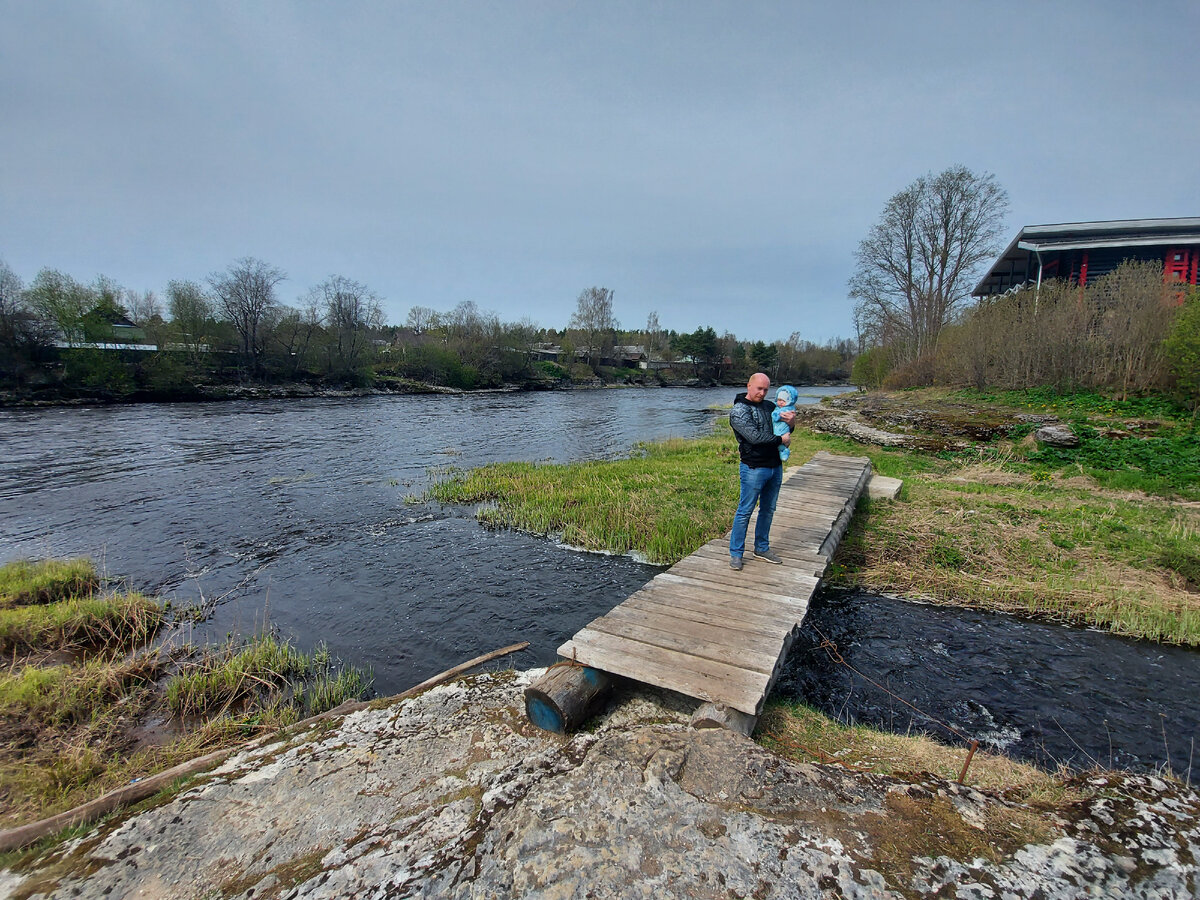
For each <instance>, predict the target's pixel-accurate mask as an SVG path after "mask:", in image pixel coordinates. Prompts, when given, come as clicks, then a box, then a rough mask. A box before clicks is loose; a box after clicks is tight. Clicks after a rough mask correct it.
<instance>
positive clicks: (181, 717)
mask: <svg viewBox="0 0 1200 900" xmlns="http://www.w3.org/2000/svg"><path fill="white" fill-rule="evenodd" d="M0 585H2V586H4V588H5V590H6V591H7V593H5V594H4V596H5V597H19V598H36V599H35V600H28V599H26V600H22V601H19V602H17V603H16V604H14V605H8V606H0V647H2V648H4V649H3V653H4V657H11V658H10V659H7V660H6V662H5V663H4V669H0V827H10V826H13V825H18V824H22V823H26V822H30V821H36V820H38V819H42V818H45V817H46V816H50V815H54V814H55V813H58V812H61V811H63V810H66V809H70V808H72V807H74V806H77V805H78V804H80V803H84V802H87V801H88V800H91V799H94V798H95V797H98V796H100V795H101V794H104V793H106V792H108V791H110V790H113V789H114V788H117V787H120V786H122V785H124V784H128V783H129V782H130V781H131V780H132V779H136V778H144V777H146V776H149V775H153V774H155V773H157V772H160V771H163V770H164V769H167V768H170V767H171V766H174V765H177V764H178V763H181V762H184V761H186V760H188V759H191V758H193V757H195V756H197V755H200V754H203V753H206V752H209V751H211V750H214V749H218V748H220V747H223V746H230V745H233V744H235V743H238V742H240V741H243V740H245V739H246V738H247V737H249V736H252V735H255V734H258V733H261V732H263V731H270V730H275V729H278V728H282V727H286V726H288V725H291V724H294V723H295V722H297V721H299V720H300V719H303V718H307V717H309V716H312V715H316V714H318V713H320V712H324V711H325V710H328V709H332V708H333V707H335V706H337V705H338V704H340V703H342V702H343V701H344V700H347V699H351V698H356V697H362V696H365V695H366V694H367V693H368V691H369V689H370V682H371V676H370V674H369V673H368V672H364V671H361V670H359V669H355V668H345V669H340V668H339V667H337V666H336V665H335V664H334V661H333V659H332V657H331V655H330V653H329V651H328V650H326V649H324V648H318V649H317V650H315V651H314V652H312V653H302V652H300V651H298V650H297V649H295V648H293V647H292V646H290V645H289V644H288V643H287V642H284V641H280V640H279V639H278V638H276V637H275V636H273V635H269V634H268V635H259V636H256V637H255V638H253V639H251V640H249V641H245V642H239V643H234V642H230V643H228V644H226V645H224V646H222V647H219V648H205V649H201V650H192V649H189V650H186V651H177V652H175V653H174V654H169V653H165V652H159V651H153V650H149V649H147V642H148V641H149V640H150V638H151V637H152V636H153V635H154V634H155V632H156V631H157V630H158V629H159V628H160V627H161V625H162V624H163V622H164V621H165V613H164V610H163V606H162V605H161V604H159V603H158V602H157V601H155V600H153V599H151V598H147V597H145V596H142V595H141V594H137V593H121V594H111V595H100V594H97V593H95V591H96V589H97V588H98V585H99V579H98V578H96V576H95V570H94V568H92V567H91V564H90V563H88V562H87V561H80V560H70V561H66V562H58V561H47V562H45V563H29V562H20V563H10V564H8V565H6V566H0ZM81 586H82V587H86V588H87V590H86V592H85V593H82V594H80V595H77V594H76V593H75V592H76V591H79V590H80V588H81ZM62 650H67V651H70V652H69V653H68V654H66V656H67V657H68V658H70V659H72V662H70V663H66V664H64V663H61V661H59V662H56V663H54V664H52V663H51V662H50V660H51V659H56V660H57V659H59V658H60V657H62V656H64V654H62V653H56V652H55V651H62Z"/></svg>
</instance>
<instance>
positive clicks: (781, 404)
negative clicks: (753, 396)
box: [771, 384, 800, 460]
mask: <svg viewBox="0 0 1200 900" xmlns="http://www.w3.org/2000/svg"><path fill="white" fill-rule="evenodd" d="M799 396H800V392H799V391H798V390H796V389H795V388H794V387H792V386H791V385H790V384H785V385H783V386H782V387H780V388H779V390H777V391H776V392H775V408H774V409H773V410H771V425H772V426H773V427H774V429H775V433H776V434H787V433H788V431H789V429H788V424H787V422H785V421H783V419H781V418H779V414H780V413H785V412H795V411H796V398H797V397H799ZM791 454H792V451H791V450H789V449H788V446H787V444H780V445H779V458H780V459H781V460H784V459H787V458H788V457H789V456H791Z"/></svg>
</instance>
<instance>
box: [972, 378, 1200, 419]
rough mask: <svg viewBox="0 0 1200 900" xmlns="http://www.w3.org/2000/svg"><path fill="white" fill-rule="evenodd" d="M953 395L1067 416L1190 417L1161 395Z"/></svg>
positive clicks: (1035, 391)
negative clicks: (1124, 396) (1117, 397)
mask: <svg viewBox="0 0 1200 900" xmlns="http://www.w3.org/2000/svg"><path fill="white" fill-rule="evenodd" d="M955 396H956V397H958V398H959V399H962V400H966V401H968V402H972V403H989V404H999V405H1001V406H1009V407H1014V408H1017V409H1025V410H1032V411H1035V412H1046V411H1052V412H1053V413H1054V414H1056V415H1061V416H1062V417H1063V418H1067V419H1079V418H1088V417H1098V418H1103V419H1107V420H1119V419H1166V420H1172V421H1176V422H1179V423H1181V424H1182V423H1185V422H1187V421H1189V420H1190V419H1191V416H1192V414H1191V412H1190V411H1189V410H1188V409H1186V408H1185V407H1184V406H1182V405H1181V404H1180V403H1179V402H1178V401H1177V400H1175V399H1174V398H1172V397H1170V396H1167V395H1165V394H1154V395H1151V396H1144V397H1139V396H1133V397H1128V398H1126V399H1116V398H1114V397H1108V396H1105V395H1103V394H1098V393H1096V392H1094V391H1079V392H1074V393H1063V392H1060V391H1057V390H1055V389H1054V388H1048V387H1042V388H1032V389H1029V390H1024V391H977V390H970V389H967V390H961V391H957V392H955Z"/></svg>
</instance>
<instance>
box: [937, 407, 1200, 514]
mask: <svg viewBox="0 0 1200 900" xmlns="http://www.w3.org/2000/svg"><path fill="white" fill-rule="evenodd" d="M954 396H955V397H956V398H958V399H961V400H966V401H968V402H971V403H991V404H999V405H1002V406H1005V407H1009V408H1013V409H1020V410H1031V411H1033V412H1036V413H1041V414H1047V415H1054V416H1057V417H1058V418H1059V419H1061V420H1063V421H1064V422H1066V423H1067V424H1069V425H1070V426H1071V428H1072V429H1073V430H1074V431H1075V433H1076V434H1077V435H1078V436H1079V439H1080V442H1079V446H1078V447H1071V448H1058V447H1042V448H1040V449H1039V448H1033V449H1029V450H1020V451H1018V459H1017V460H1014V462H1016V463H1018V464H1019V462H1021V461H1023V462H1024V463H1026V464H1027V465H1028V466H1029V469H1028V471H1030V472H1033V473H1039V474H1041V475H1043V476H1046V475H1049V474H1058V475H1063V474H1071V473H1077V474H1083V475H1087V476H1088V477H1090V478H1092V479H1094V480H1095V481H1096V482H1097V483H1098V484H1100V485H1101V486H1103V487H1106V488H1109V489H1112V490H1117V491H1142V492H1144V493H1147V494H1151V495H1153V496H1157V497H1178V498H1181V499H1185V500H1200V432H1197V431H1196V429H1195V427H1194V424H1193V422H1192V419H1191V414H1190V413H1189V412H1188V410H1187V409H1185V408H1184V407H1183V406H1181V405H1180V404H1179V403H1177V402H1176V401H1175V400H1173V399H1172V398H1170V397H1167V396H1163V395H1155V396H1149V397H1131V398H1128V399H1125V400H1117V399H1113V398H1111V397H1105V396H1103V395H1101V394H1096V393H1091V392H1083V393H1074V394H1060V393H1056V392H1055V391H1053V390H1050V389H1046V388H1040V389H1036V390H1028V391H997V392H990V393H989V392H982V391H966V390H964V391H958V392H956V393H955V395H954ZM1035 429H1036V426H1035V425H1024V426H1016V427H1014V428H1013V429H1011V437H1012V438H1014V439H1018V438H1021V437H1024V436H1025V435H1026V434H1029V433H1032V432H1033V431H1034V430H1035ZM975 452H977V451H976V450H975V449H974V448H972V450H970V451H967V453H968V454H972V453H975ZM944 456H945V457H947V458H951V457H953V456H955V454H944Z"/></svg>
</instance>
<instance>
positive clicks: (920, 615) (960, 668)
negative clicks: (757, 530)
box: [776, 591, 1200, 776]
mask: <svg viewBox="0 0 1200 900" xmlns="http://www.w3.org/2000/svg"><path fill="white" fill-rule="evenodd" d="M825 640H829V641H832V642H833V644H835V645H836V648H837V653H838V654H839V655H840V656H841V657H842V659H844V660H845V662H846V663H847V664H848V666H847V665H843V664H841V663H840V662H838V661H837V660H836V659H835V657H834V655H833V654H832V653H830V652H828V650H826V649H824V648H823V647H822V643H823V641H825ZM850 666H852V667H853V670H852V669H851V668H849V667H850ZM1198 676H1200V653H1197V652H1196V651H1195V650H1189V649H1185V648H1183V647H1169V646H1164V645H1162V644H1154V643H1151V642H1149V641H1135V640H1130V639H1127V638H1120V637H1115V636H1113V635H1110V634H1106V633H1103V632H1099V631H1094V630H1092V629H1088V628H1078V627H1074V626H1067V625H1055V624H1049V623H1045V622H1032V621H1027V620H1024V619H1018V618H1015V617H1013V616H1008V615H1003V614H1000V613H989V612H979V611H975V610H966V609H956V608H953V607H942V606H930V605H928V604H924V603H913V602H911V601H906V600H900V599H897V598H895V597H881V596H878V595H874V594H867V593H861V592H843V591H824V592H822V593H820V594H818V595H817V596H816V597H815V598H814V599H813V602H812V605H811V606H810V608H809V613H808V616H807V618H806V619H805V622H804V627H803V628H802V629H801V632H800V635H799V636H798V638H797V640H796V643H795V644H794V645H793V647H792V650H791V653H790V654H789V656H788V661H787V665H786V668H785V670H784V672H783V674H782V675H781V676H780V680H779V682H778V685H777V688H776V693H777V694H779V695H783V696H790V697H795V698H797V699H801V700H804V701H805V702H806V703H809V704H810V705H812V706H815V707H817V708H818V709H820V710H822V711H823V712H825V713H827V714H829V715H832V716H835V717H837V718H840V719H842V720H844V721H854V722H859V723H862V724H868V725H875V726H878V727H881V728H885V729H888V730H891V731H897V732H907V731H910V730H915V731H921V732H929V733H930V734H932V735H934V736H935V737H937V738H939V739H940V740H943V741H948V742H951V743H955V742H959V743H961V739H962V737H966V738H968V739H975V740H978V741H979V742H980V744H981V745H983V746H986V747H989V748H992V749H996V750H1003V751H1004V752H1006V753H1008V754H1009V755H1012V756H1017V757H1020V758H1022V759H1027V760H1033V761H1035V762H1037V763H1039V764H1042V765H1044V766H1048V767H1051V768H1053V767H1054V766H1057V765H1059V764H1062V765H1067V766H1071V767H1073V768H1087V767H1089V766H1097V765H1098V766H1102V767H1105V768H1111V767H1118V768H1142V769H1145V768H1156V767H1159V766H1163V765H1170V767H1171V768H1172V770H1173V771H1174V772H1175V773H1176V774H1178V775H1180V776H1184V775H1186V774H1187V773H1188V770H1189V769H1190V767H1191V765H1192V753H1193V749H1194V748H1195V749H1197V750H1200V748H1197V747H1195V745H1196V744H1197V743H1200V709H1197V707H1196V696H1197V688H1198V687H1200V678H1198ZM909 703H910V704H912V706H915V707H916V708H917V710H919V712H918V711H916V710H914V709H913V708H912V707H910V706H908V705H907V704H909ZM946 726H949V728H950V729H953V731H951V730H948V729H947V727H946ZM1195 762H1196V764H1197V766H1198V767H1200V758H1197V759H1196V760H1195Z"/></svg>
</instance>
